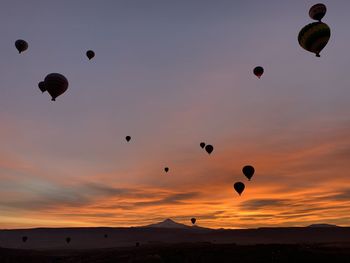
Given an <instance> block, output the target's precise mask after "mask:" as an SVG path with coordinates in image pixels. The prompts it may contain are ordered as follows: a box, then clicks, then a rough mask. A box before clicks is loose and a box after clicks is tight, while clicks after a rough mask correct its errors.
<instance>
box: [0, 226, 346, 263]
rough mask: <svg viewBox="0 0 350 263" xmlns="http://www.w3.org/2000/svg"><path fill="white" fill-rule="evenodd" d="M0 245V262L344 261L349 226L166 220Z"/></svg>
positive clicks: (43, 232) (5, 238) (43, 234)
mask: <svg viewBox="0 0 350 263" xmlns="http://www.w3.org/2000/svg"><path fill="white" fill-rule="evenodd" d="M23 237H26V238H27V239H26V240H25V241H23ZM67 238H70V240H69V242H67ZM0 247H2V248H1V250H0V262H18V263H20V262H106V263H107V262H329V261H330V260H332V262H348V261H347V260H349V259H350V228H349V227H337V226H332V225H322V224H321V225H313V226H308V227H287V228H258V229H209V228H201V227H198V226H187V225H183V224H179V223H176V222H174V221H173V220H171V219H167V220H165V221H163V222H160V223H158V224H153V225H149V226H144V227H130V228H37V229H23V230H1V231H0Z"/></svg>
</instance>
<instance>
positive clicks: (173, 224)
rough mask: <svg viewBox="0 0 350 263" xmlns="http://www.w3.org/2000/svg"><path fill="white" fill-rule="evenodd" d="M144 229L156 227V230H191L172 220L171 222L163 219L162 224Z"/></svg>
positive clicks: (189, 227)
mask: <svg viewBox="0 0 350 263" xmlns="http://www.w3.org/2000/svg"><path fill="white" fill-rule="evenodd" d="M145 227H156V228H177V229H179V228H180V229H192V228H193V227H191V226H187V225H185V224H181V223H177V222H175V221H174V220H171V219H170V218H168V219H165V220H164V221H162V222H159V223H156V224H151V225H147V226H145Z"/></svg>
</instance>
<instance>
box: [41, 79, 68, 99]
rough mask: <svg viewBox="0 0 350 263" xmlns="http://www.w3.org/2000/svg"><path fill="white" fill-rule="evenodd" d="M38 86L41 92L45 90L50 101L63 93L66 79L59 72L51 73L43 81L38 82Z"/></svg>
mask: <svg viewBox="0 0 350 263" xmlns="http://www.w3.org/2000/svg"><path fill="white" fill-rule="evenodd" d="M39 85H40V86H41V87H40V86H39V88H40V90H41V91H42V92H45V91H47V92H48V93H49V94H50V95H51V97H52V99H51V100H52V101H55V100H56V98H57V97H58V96H60V95H61V94H63V93H64V92H65V91H66V90H67V89H68V80H67V79H66V77H65V76H63V75H61V74H59V73H51V74H49V75H47V76H46V77H45V79H44V83H43V84H40V83H39Z"/></svg>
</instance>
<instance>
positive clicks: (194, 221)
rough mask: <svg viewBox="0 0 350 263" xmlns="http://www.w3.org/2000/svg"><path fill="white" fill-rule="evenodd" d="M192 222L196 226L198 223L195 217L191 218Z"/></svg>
mask: <svg viewBox="0 0 350 263" xmlns="http://www.w3.org/2000/svg"><path fill="white" fill-rule="evenodd" d="M191 222H192V224H193V225H194V224H195V223H196V219H195V218H194V217H192V218H191Z"/></svg>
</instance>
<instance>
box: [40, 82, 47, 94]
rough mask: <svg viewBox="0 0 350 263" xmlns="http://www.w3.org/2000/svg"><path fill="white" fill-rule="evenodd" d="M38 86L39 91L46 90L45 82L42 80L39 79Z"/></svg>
mask: <svg viewBox="0 0 350 263" xmlns="http://www.w3.org/2000/svg"><path fill="white" fill-rule="evenodd" d="M38 87H39V89H40V90H41V92H45V91H46V88H45V82H44V81H40V82H39V83H38Z"/></svg>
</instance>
